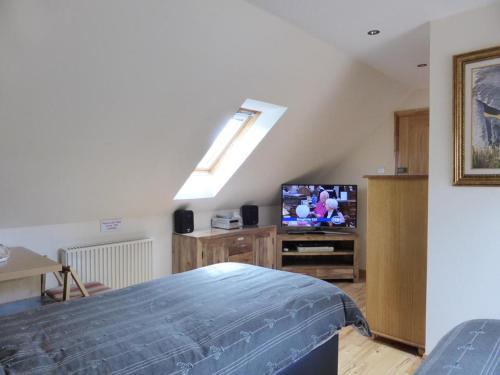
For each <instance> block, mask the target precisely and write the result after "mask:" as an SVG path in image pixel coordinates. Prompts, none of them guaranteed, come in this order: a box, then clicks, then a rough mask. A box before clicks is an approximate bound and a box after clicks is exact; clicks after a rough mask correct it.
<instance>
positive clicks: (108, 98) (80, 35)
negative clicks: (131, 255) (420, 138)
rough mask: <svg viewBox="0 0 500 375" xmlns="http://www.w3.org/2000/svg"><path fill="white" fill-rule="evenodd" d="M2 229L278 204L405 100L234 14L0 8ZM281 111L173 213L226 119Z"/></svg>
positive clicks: (115, 6)
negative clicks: (220, 181)
mask: <svg viewBox="0 0 500 375" xmlns="http://www.w3.org/2000/svg"><path fill="white" fill-rule="evenodd" d="M0 52H1V55H2V59H0V127H1V134H0V171H1V175H2V177H1V180H0V212H1V215H0V227H4V228H5V227H13V226H28V225H42V224H52V223H68V222H78V221H84V220H94V219H98V218H103V217H115V216H122V217H127V216H140V215H153V214H170V213H171V212H172V211H173V210H174V209H175V208H177V207H179V206H181V205H188V206H189V207H192V208H194V209H195V210H209V209H221V208H231V207H238V206H239V205H240V204H242V203H245V202H253V203H256V204H272V203H277V198H278V196H277V193H278V190H279V185H280V184H281V183H282V182H286V181H291V180H298V179H302V178H305V176H308V177H309V179H312V178H314V172H315V171H317V170H324V169H325V168H330V167H331V166H332V165H334V164H335V162H336V160H338V159H339V158H340V157H341V156H343V155H345V153H346V152H347V151H348V150H349V149H350V148H351V147H352V146H353V145H354V144H357V143H359V141H360V140H361V139H362V138H364V137H367V136H369V135H370V134H371V132H372V131H373V130H374V129H375V128H377V127H378V126H380V124H381V123H382V122H383V121H388V120H389V121H390V112H391V109H392V108H394V107H395V106H397V103H398V102H399V101H401V100H403V99H404V97H405V95H407V94H408V93H409V91H410V90H409V89H407V88H406V87H403V86H401V85H400V84H397V83H395V82H394V81H391V80H390V79H388V78H387V77H385V76H384V75H382V74H380V73H378V72H377V71H375V70H373V69H371V68H369V67H368V66H366V65H364V64H361V63H358V62H356V61H354V60H353V59H351V58H350V57H348V56H347V55H345V54H344V53H342V52H339V51H337V50H335V49H334V48H333V47H332V46H330V45H328V44H325V43H323V42H321V41H319V40H316V39H314V38H313V37H311V36H309V35H307V34H306V33H304V32H303V31H301V30H300V29H298V28H295V27H294V26H291V25H289V24H287V23H285V22H284V21H282V20H280V19H279V18H277V17H275V16H272V15H270V14H268V13H266V12H265V11H263V10H260V9H259V8H256V7H254V6H252V5H250V4H248V3H246V2H244V1H240V0H237V1H235V0H216V1H210V2H208V1H205V0H189V1H186V0H170V1H163V0H147V1H137V0H109V1H102V0H85V1H71V2H68V1H66V0H53V1H44V2H41V1H37V0H31V1H29V0H28V1H23V2H19V1H17V0H4V1H2V2H0ZM246 98H252V99H257V100H262V101H267V102H270V103H273V104H279V105H283V106H286V107H288V111H287V112H286V113H285V115H284V117H283V118H282V119H281V120H280V121H279V123H278V124H277V125H276V126H275V127H274V128H273V129H272V131H271V132H270V133H269V134H268V136H267V137H266V138H265V139H264V140H263V142H262V143H261V144H260V145H259V146H258V147H257V149H256V150H255V151H254V153H253V154H252V155H251V156H250V157H249V159H247V161H246V162H245V163H244V164H243V166H242V167H241V168H240V170H239V171H238V172H237V173H236V174H235V175H234V176H233V178H232V179H231V180H230V181H229V183H228V184H227V185H226V186H225V187H224V188H223V190H222V191H221V192H220V193H219V194H218V196H217V197H216V198H214V199H206V200H197V201H192V202H177V201H173V197H174V195H175V193H176V192H177V190H178V189H179V187H180V186H181V185H182V184H183V183H184V181H185V180H186V178H187V177H188V175H189V174H190V173H191V171H192V170H193V168H194V166H195V165H196V164H197V162H198V161H199V160H200V159H201V157H202V156H203V154H204V153H205V151H206V150H207V149H208V147H209V145H210V144H211V141H212V140H213V139H214V138H215V136H216V134H217V132H218V131H219V130H220V129H221V127H222V126H223V125H224V124H225V122H226V120H227V119H228V118H229V117H230V116H231V115H232V114H233V112H234V111H235V110H236V109H237V108H238V107H239V105H240V104H241V103H242V102H243V101H244V100H245V99H246Z"/></svg>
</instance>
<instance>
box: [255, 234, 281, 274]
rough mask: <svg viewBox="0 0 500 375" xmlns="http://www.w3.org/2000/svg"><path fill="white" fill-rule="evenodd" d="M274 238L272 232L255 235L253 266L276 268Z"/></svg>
mask: <svg viewBox="0 0 500 375" xmlns="http://www.w3.org/2000/svg"><path fill="white" fill-rule="evenodd" d="M275 243H276V236H275V234H274V233H273V232H264V233H259V234H256V235H255V264H256V265H257V266H261V267H268V268H276V266H275V264H274V263H275V259H276V255H275V251H276V246H275Z"/></svg>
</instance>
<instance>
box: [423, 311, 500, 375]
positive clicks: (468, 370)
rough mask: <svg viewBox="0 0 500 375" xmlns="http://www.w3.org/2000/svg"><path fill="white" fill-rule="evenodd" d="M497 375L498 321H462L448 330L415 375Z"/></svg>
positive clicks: (499, 356)
mask: <svg viewBox="0 0 500 375" xmlns="http://www.w3.org/2000/svg"><path fill="white" fill-rule="evenodd" d="M461 374H464V375H465V374H466V375H499V374H500V320H493V319H480V320H469V321H467V322H464V323H462V324H460V325H458V326H457V327H455V328H454V329H452V330H451V331H450V332H448V333H447V334H446V335H445V336H444V337H443V338H442V339H441V340H440V341H439V343H438V344H437V345H436V347H435V348H434V350H433V351H432V352H431V353H430V354H429V356H428V357H427V359H426V360H425V361H424V363H423V364H422V366H420V368H419V369H418V370H417V372H416V373H415V375H461Z"/></svg>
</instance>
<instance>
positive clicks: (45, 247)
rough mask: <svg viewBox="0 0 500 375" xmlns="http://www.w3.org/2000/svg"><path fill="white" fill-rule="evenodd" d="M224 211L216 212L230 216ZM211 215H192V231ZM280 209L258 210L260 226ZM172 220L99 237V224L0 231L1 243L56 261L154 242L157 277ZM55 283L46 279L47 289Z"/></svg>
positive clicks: (167, 255)
mask: <svg viewBox="0 0 500 375" xmlns="http://www.w3.org/2000/svg"><path fill="white" fill-rule="evenodd" d="M233 211H239V210H238V209H235V210H224V211H219V212H233ZM214 214H215V212H213V211H205V212H197V211H196V212H195V215H194V218H195V220H194V221H195V222H194V225H195V230H198V229H206V228H209V227H210V218H211V217H212V216H213V215H214ZM279 214H280V210H279V207H277V206H274V207H269V206H267V207H259V224H260V225H268V224H276V223H277V222H279ZM172 230H173V227H172V216H171V215H169V216H151V217H142V218H124V219H123V226H122V228H121V230H120V231H118V232H113V233H101V232H100V228H99V221H89V222H83V223H71V224H57V225H44V226H33V227H20V228H12V229H0V243H2V244H4V245H7V246H23V247H27V248H29V249H31V250H33V251H35V252H37V253H40V254H43V255H47V256H48V257H49V258H52V259H54V260H57V252H58V249H60V248H62V247H67V246H73V245H85V244H98V243H105V242H113V241H124V240H130V239H138V238H146V237H147V238H153V239H154V248H153V261H154V276H155V277H160V276H165V275H168V274H170V273H171V271H172ZM53 284H54V281H53V280H51V279H49V286H50V285H53Z"/></svg>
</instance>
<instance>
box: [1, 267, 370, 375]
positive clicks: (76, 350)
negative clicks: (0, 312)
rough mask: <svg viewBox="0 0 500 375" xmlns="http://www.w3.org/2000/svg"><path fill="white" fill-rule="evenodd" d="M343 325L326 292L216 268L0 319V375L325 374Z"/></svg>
mask: <svg viewBox="0 0 500 375" xmlns="http://www.w3.org/2000/svg"><path fill="white" fill-rule="evenodd" d="M348 325H353V326H355V327H356V328H357V329H358V330H359V331H360V333H361V334H363V335H370V331H369V328H368V325H367V323H366V321H365V319H364V317H363V315H362V314H361V312H360V311H359V310H358V308H357V307H356V305H355V304H354V302H353V301H352V300H351V299H350V298H349V297H348V296H347V295H346V294H345V293H343V292H342V291H341V290H340V289H338V288H337V287H335V286H333V285H332V284H329V283H327V282H325V281H322V280H318V279H314V278H312V277H309V276H305V275H299V274H293V273H289V272H283V271H276V270H270V269H267V268H262V267H256V266H250V265H244V264H239V263H221V264H216V265H212V266H208V267H204V268H199V269H196V270H193V271H189V272H184V273H180V274H176V275H173V276H168V277H165V278H161V279H158V280H154V281H151V282H147V283H143V284H138V285H134V286H131V287H128V288H125V289H121V290H116V291H113V292H109V293H107V294H102V295H98V296H95V297H89V298H83V299H80V300H74V301H68V302H62V303H58V304H52V305H48V306H44V307H41V308H39V309H37V310H32V311H28V312H24V313H19V314H15V315H11V316H7V317H3V318H0V332H1V334H0V374H42V373H43V374H46V373H54V374H122V375H126V374H172V375H197V374H203V375H208V374H215V375H225V374H246V375H258V374H269V375H270V374H279V375H300V374H303V375H305V374H312V373H314V374H316V375H323V374H325V375H326V374H328V375H333V374H336V373H337V371H336V369H337V352H338V336H337V333H338V331H339V330H340V329H341V328H342V327H345V326H348Z"/></svg>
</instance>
